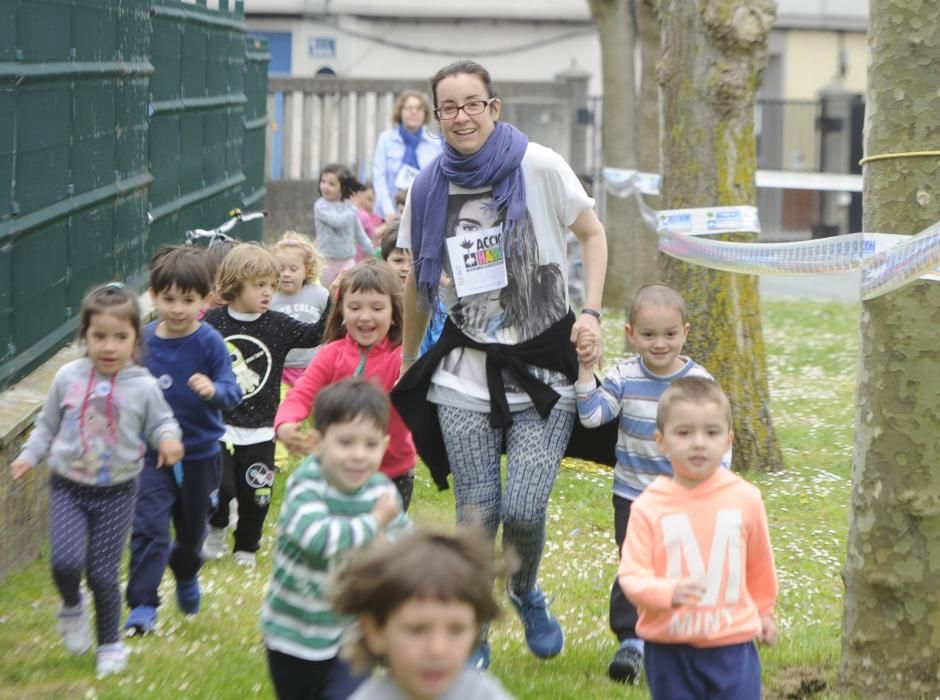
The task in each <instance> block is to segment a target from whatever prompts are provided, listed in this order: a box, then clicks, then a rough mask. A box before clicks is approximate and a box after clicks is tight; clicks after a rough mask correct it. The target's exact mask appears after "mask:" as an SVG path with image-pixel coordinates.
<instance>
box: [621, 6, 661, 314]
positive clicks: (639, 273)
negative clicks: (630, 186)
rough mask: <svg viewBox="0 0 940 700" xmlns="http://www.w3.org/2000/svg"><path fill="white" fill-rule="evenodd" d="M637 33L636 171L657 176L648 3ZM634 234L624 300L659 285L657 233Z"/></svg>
mask: <svg viewBox="0 0 940 700" xmlns="http://www.w3.org/2000/svg"><path fill="white" fill-rule="evenodd" d="M636 30H637V37H638V38H639V40H640V99H639V104H638V105H637V149H636V150H637V153H636V154H637V167H638V168H639V169H640V170H641V171H643V172H646V173H658V172H660V158H659V82H658V81H657V78H656V67H657V65H658V64H659V19H658V18H657V17H656V13H655V11H654V8H653V6H651V4H650V0H637V2H636ZM645 200H646V203H647V204H649V205H650V206H651V207H653V208H654V209H659V207H660V203H659V197H652V196H649V195H646V196H645ZM635 221H636V225H635V227H634V231H633V240H634V244H633V248H632V250H631V265H632V267H631V269H632V270H633V274H632V276H631V277H630V279H629V280H628V285H627V289H626V294H627V299H632V298H633V295H634V294H635V293H636V290H637V289H639V288H640V287H642V286H643V285H644V284H652V283H653V282H657V281H659V270H658V269H657V268H656V265H657V258H658V255H657V246H658V243H659V237H658V236H657V235H656V232H655V231H653V230H652V229H651V228H650V227H649V226H647V225H645V224H644V223H643V220H642V219H640V218H637V219H636V220H635Z"/></svg>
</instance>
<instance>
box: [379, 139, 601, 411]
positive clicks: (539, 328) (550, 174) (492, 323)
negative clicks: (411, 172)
mask: <svg viewBox="0 0 940 700" xmlns="http://www.w3.org/2000/svg"><path fill="white" fill-rule="evenodd" d="M522 171H523V177H524V179H525V194H526V220H525V225H524V226H523V227H520V229H517V231H516V232H515V234H514V235H510V236H509V237H508V239H507V237H506V236H504V235H503V225H502V223H503V222H502V221H501V217H498V216H497V213H496V212H495V211H494V209H493V207H492V197H491V191H490V188H479V189H465V188H461V187H458V186H456V185H453V184H451V185H450V187H449V194H448V203H447V217H446V221H447V223H446V233H445V236H446V238H447V239H452V240H451V243H450V246H448V245H447V243H446V242H445V246H444V248H445V250H444V251H442V267H443V269H444V272H445V273H446V275H447V277H446V278H443V280H442V285H441V287H440V295H441V299H442V300H443V302H444V305H445V306H446V307H447V313H448V316H449V317H450V319H451V321H452V322H453V323H454V324H455V325H456V326H457V327H458V328H460V330H461V331H462V332H463V333H464V334H465V335H467V336H468V337H470V338H473V339H474V340H477V341H479V342H483V343H493V342H496V343H502V344H504V345H515V344H517V343H521V342H524V341H526V340H529V339H531V338H534V337H535V336H537V335H539V334H540V333H543V332H544V331H546V330H547V329H548V328H549V327H551V326H552V325H553V324H555V323H557V322H558V321H559V320H560V319H561V318H562V317H564V315H565V314H566V313H567V312H568V280H567V267H568V266H567V253H566V240H565V239H566V236H567V234H568V227H569V226H570V225H571V224H572V223H574V221H575V219H577V218H578V216H579V215H580V214H581V213H582V212H583V211H584V210H585V209H590V208H593V206H594V200H593V199H591V198H590V197H589V196H588V195H587V193H586V192H585V191H584V188H583V187H582V186H581V183H580V181H579V180H578V178H577V176H576V175H575V174H574V172H573V171H572V170H571V167H570V166H569V165H568V164H567V163H566V162H565V161H564V159H563V158H562V157H561V156H559V155H558V154H557V153H555V152H554V151H552V150H551V149H549V148H546V147H544V146H540V145H538V144H535V143H530V144H529V146H528V148H527V150H526V153H525V156H524V158H523V160H522ZM410 212H411V201H410V193H409V201H408V202H407V203H406V205H405V211H404V215H403V216H402V220H401V228H400V230H399V234H398V246H399V247H401V248H408V249H410V248H411V213H410ZM448 248H450V254H448ZM452 258H453V259H452ZM500 265H504V266H505V276H506V280H507V283H506V285H505V286H503V287H502V288H494V289H492V290H491V291H485V292H481V293H471V294H466V295H463V296H458V291H457V285H456V284H455V280H454V274H455V271H456V273H457V275H458V276H463V277H465V278H472V276H473V275H474V274H478V273H479V271H480V270H481V269H483V268H486V269H487V273H488V274H490V275H491V278H492V279H498V278H499V272H500V271H499V269H498V268H499V266H500ZM487 273H484V274H487ZM529 369H530V371H531V373H532V374H533V375H534V376H535V377H537V378H538V379H540V380H542V381H544V382H546V383H548V384H550V385H551V386H552V387H553V388H554V389H555V390H556V391H558V392H559V393H560V394H561V396H562V400H561V401H560V402H559V403H558V406H559V407H561V408H565V409H567V410H572V411H573V410H574V390H573V388H572V386H571V385H570V384H569V382H568V380H567V379H566V378H565V377H564V376H563V375H561V374H559V373H552V372H548V371H547V370H544V369H540V368H537V367H530V368H529ZM504 380H505V382H506V398H507V401H508V402H509V406H510V408H511V409H512V410H522V409H525V408H528V407H529V406H531V405H532V403H531V400H530V399H529V397H528V395H527V394H525V393H524V392H522V391H520V390H519V389H518V388H517V387H515V386H514V385H513V383H512V379H511V377H510V376H509V375H505V376H504ZM428 400H430V401H432V402H434V403H443V404H447V405H454V406H458V407H461V408H470V409H472V410H477V411H483V412H485V411H489V410H490V406H489V391H488V389H487V385H486V369H485V355H484V353H483V352H482V351H479V350H472V349H469V348H458V349H456V350H453V351H452V352H451V353H450V354H449V355H448V356H447V357H446V358H444V359H443V360H442V361H441V363H440V365H439V366H438V368H437V370H436V371H435V373H434V376H433V378H432V386H431V389H430V391H429V392H428Z"/></svg>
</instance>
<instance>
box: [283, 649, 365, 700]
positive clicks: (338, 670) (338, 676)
mask: <svg viewBox="0 0 940 700" xmlns="http://www.w3.org/2000/svg"><path fill="white" fill-rule="evenodd" d="M268 669H269V670H270V672H271V683H272V685H274V692H275V693H276V694H277V697H278V700H346V698H348V697H349V696H350V695H352V694H353V692H354V691H355V690H356V688H358V687H359V686H360V685H361V684H362V682H363V681H365V679H366V678H368V677H369V675H368V674H354V673H353V672H352V670H351V669H350V668H349V665H348V664H347V663H346V662H345V661H343V660H342V659H340V658H339V657H338V656H334V657H333V658H332V659H324V660H323V661H308V660H306V659H298V658H297V657H296V656H291V655H289V654H282V653H281V652H279V651H274V650H273V649H268Z"/></svg>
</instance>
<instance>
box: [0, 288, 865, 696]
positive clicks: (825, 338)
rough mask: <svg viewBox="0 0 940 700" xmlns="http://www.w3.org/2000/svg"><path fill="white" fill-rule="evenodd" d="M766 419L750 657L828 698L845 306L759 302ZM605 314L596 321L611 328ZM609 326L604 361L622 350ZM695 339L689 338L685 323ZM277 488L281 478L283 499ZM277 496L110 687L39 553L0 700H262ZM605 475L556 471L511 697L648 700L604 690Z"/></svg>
mask: <svg viewBox="0 0 940 700" xmlns="http://www.w3.org/2000/svg"><path fill="white" fill-rule="evenodd" d="M763 313H764V321H765V323H764V332H765V334H766V340H767V351H768V361H769V367H770V387H771V395H772V405H773V416H774V421H775V425H776V428H777V434H778V436H779V438H780V442H781V444H782V446H783V450H784V454H785V458H786V463H787V469H786V471H784V472H781V473H779V474H762V473H759V472H756V471H755V472H752V473H751V474H749V475H748V477H749V478H750V479H753V480H754V481H755V482H756V483H757V484H758V485H759V486H760V487H761V490H762V491H763V494H764V500H765V503H766V505H767V510H768V515H769V519H770V527H771V538H772V541H773V545H774V551H775V554H776V558H777V567H778V575H779V579H780V589H781V593H780V599H779V602H778V625H779V627H780V633H781V641H780V643H779V644H778V646H777V647H775V648H773V649H763V650H762V652H761V658H762V661H763V664H764V680H765V688H766V689H767V695H768V697H771V698H778V697H779V698H785V697H810V696H811V694H812V693H813V692H815V691H819V694H818V695H813V697H818V698H841V697H844V696H842V695H839V694H838V693H836V692H835V691H833V690H831V688H832V687H833V685H834V681H835V675H836V671H837V667H838V658H839V631H840V630H839V626H840V618H841V593H842V583H841V580H840V576H839V572H840V567H841V565H842V560H843V556H844V553H845V538H846V531H847V526H848V514H847V509H848V502H849V478H850V472H851V458H852V436H853V417H854V416H853V406H854V390H855V370H856V354H857V325H858V305H857V304H841V303H812V302H806V301H799V302H797V301H777V300H771V301H766V302H764V305H763ZM614 317H615V314H614V313H611V314H609V315H608V316H607V318H608V319H613V318H614ZM615 326H616V323H614V322H612V321H609V322H608V323H607V326H606V328H605V332H606V333H608V334H609V335H608V344H607V347H608V351H607V352H608V357H609V358H612V357H613V356H614V355H616V354H617V352H620V351H621V348H622V346H623V342H622V339H621V337H620V335H621V333H620V330H619V329H618V328H616V327H615ZM692 332H693V333H694V332H695V328H694V326H693V329H692ZM283 481H284V480H283V479H281V480H280V482H281V488H282V487H283ZM280 495H281V492H280V491H279V490H278V491H276V493H275V499H276V500H275V503H274V506H273V507H272V510H271V514H270V516H269V518H268V522H267V526H266V530H265V536H264V542H263V545H262V550H261V556H260V557H259V566H258V567H257V568H256V569H255V570H254V571H250V572H248V571H245V570H243V569H241V568H239V567H238V566H237V565H236V564H235V563H234V562H233V561H232V560H231V557H229V558H226V559H223V560H221V561H218V562H211V563H210V564H208V565H207V566H206V567H205V568H204V569H203V574H202V582H203V594H204V595H203V608H202V611H201V612H200V613H199V614H198V615H197V616H195V617H192V618H185V617H184V616H182V615H181V614H180V613H179V612H178V611H177V609H176V606H175V599H174V592H173V591H174V589H173V584H172V580H171V577H167V578H166V579H165V580H164V585H163V587H162V589H161V594H162V595H163V597H164V600H165V601H166V605H165V606H164V607H163V608H161V610H160V622H159V627H158V631H157V632H156V634H154V635H151V636H149V637H146V638H140V639H131V640H129V642H128V644H129V647H130V649H131V652H132V654H131V659H130V664H129V668H128V671H127V672H126V673H125V674H123V675H122V676H119V677H115V678H111V679H107V680H104V681H96V680H95V677H94V658H93V655H91V654H88V655H86V656H84V657H80V658H76V657H71V656H69V655H68V654H67V652H65V650H64V649H62V647H61V644H60V640H59V637H58V635H57V634H56V632H55V626H54V615H55V610H56V606H57V604H58V597H57V593H56V591H55V588H54V586H53V584H52V580H51V577H50V574H49V572H48V562H47V561H46V557H45V556H44V557H43V559H42V560H41V561H39V562H37V563H35V564H33V565H31V566H28V567H26V568H25V569H23V570H21V571H19V572H17V573H16V574H14V575H11V576H9V577H8V578H7V580H6V581H5V582H4V584H3V586H2V587H0V649H2V650H3V652H2V654H0V698H7V697H9V698H66V697H68V698H141V697H146V698H242V697H246V696H249V695H251V696H256V695H257V696H260V697H273V693H272V690H271V687H270V684H269V681H268V675H267V668H266V665H265V658H264V650H263V647H262V645H261V640H260V637H259V633H258V628H257V623H258V612H259V609H260V604H261V600H262V597H263V595H264V591H265V587H266V584H267V579H268V576H269V575H270V569H271V559H270V552H271V547H272V542H273V538H274V525H275V522H276V519H277V518H276V512H277V507H278V505H279V503H280ZM610 499H611V474H610V472H609V471H608V470H606V469H601V468H598V467H596V466H595V465H593V464H587V463H577V462H573V461H566V462H564V463H563V464H562V470H561V474H560V476H559V478H558V482H557V485H556V487H555V490H554V492H553V494H552V500H551V504H550V507H549V516H548V544H547V545H546V549H545V558H544V560H543V565H542V573H541V584H542V587H543V588H544V589H545V590H546V591H547V593H548V594H549V595H554V596H556V598H555V602H554V605H553V610H554V611H555V612H556V614H558V616H559V618H560V620H561V622H562V625H563V626H564V629H565V633H566V636H567V641H566V645H565V650H564V652H563V654H562V655H561V656H560V657H558V658H557V659H554V660H552V661H549V662H543V661H539V660H538V659H536V658H534V657H533V656H531V655H530V654H529V653H528V652H527V650H526V648H525V643H524V641H523V638H522V632H521V625H519V624H518V622H517V621H516V620H515V619H514V614H513V613H512V611H511V610H507V612H506V614H505V615H504V616H503V618H502V619H501V620H500V621H498V622H497V623H496V624H495V625H494V627H493V631H492V636H491V641H492V643H493V665H492V668H491V671H492V673H493V674H494V675H496V676H498V677H499V678H500V679H501V680H502V681H503V683H504V684H505V685H506V687H507V688H508V689H509V690H510V691H511V692H512V693H513V694H514V695H515V696H516V697H517V698H520V699H522V698H531V699H533V700H534V699H536V698H538V699H545V698H548V699H555V698H577V699H578V700H594V699H599V698H614V697H616V698H645V697H647V696H648V695H647V693H646V690H645V688H644V687H643V686H638V687H635V688H624V687H623V686H620V685H617V684H614V683H611V682H610V681H608V680H607V676H606V668H607V662H608V661H609V659H610V656H611V654H612V653H613V652H614V650H615V647H616V645H615V642H614V640H613V639H612V636H611V634H610V632H609V630H608V627H607V600H608V593H609V589H610V584H611V581H612V579H613V576H614V572H615V571H616V567H617V552H616V551H615V547H614V544H613V529H612V523H611V520H612V508H611V505H610ZM453 510H454V509H453V495H452V493H451V492H450V491H445V492H443V493H441V492H437V491H436V490H435V489H434V487H433V484H432V483H431V480H430V478H429V476H428V475H427V473H426V470H421V469H419V472H418V479H417V481H416V485H415V497H414V501H413V505H412V515H413V517H414V519H415V520H416V521H417V522H418V523H431V522H439V523H444V524H449V523H452V522H453V517H454V516H453Z"/></svg>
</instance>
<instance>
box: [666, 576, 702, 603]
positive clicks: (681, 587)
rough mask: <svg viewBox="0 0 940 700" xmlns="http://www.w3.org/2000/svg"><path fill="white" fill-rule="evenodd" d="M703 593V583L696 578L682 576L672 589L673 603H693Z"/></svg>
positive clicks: (697, 600)
mask: <svg viewBox="0 0 940 700" xmlns="http://www.w3.org/2000/svg"><path fill="white" fill-rule="evenodd" d="M703 595H705V584H704V583H703V582H702V581H699V580H698V579H693V578H684V579H682V580H680V581H678V582H677V583H676V587H675V588H674V589H673V591H672V604H673V605H695V604H696V603H698V602H699V601H700V600H701V599H702V596H703Z"/></svg>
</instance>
